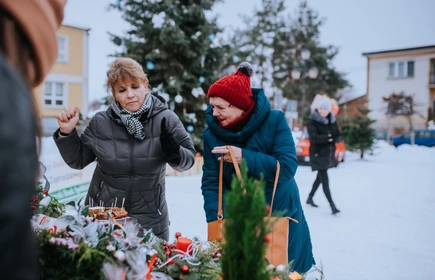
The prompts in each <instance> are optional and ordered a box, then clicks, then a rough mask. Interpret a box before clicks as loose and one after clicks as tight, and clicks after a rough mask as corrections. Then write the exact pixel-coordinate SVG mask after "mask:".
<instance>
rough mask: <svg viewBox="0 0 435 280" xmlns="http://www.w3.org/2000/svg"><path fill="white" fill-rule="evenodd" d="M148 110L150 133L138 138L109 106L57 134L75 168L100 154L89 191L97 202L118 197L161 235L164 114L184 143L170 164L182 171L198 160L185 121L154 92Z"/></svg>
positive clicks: (165, 232)
mask: <svg viewBox="0 0 435 280" xmlns="http://www.w3.org/2000/svg"><path fill="white" fill-rule="evenodd" d="M151 98H152V105H151V108H150V110H149V113H148V115H147V116H145V115H144V116H142V118H141V119H140V120H141V122H142V125H143V127H144V132H145V139H144V140H139V139H137V138H135V137H133V135H130V134H129V133H128V132H127V129H126V127H125V126H124V125H123V124H122V122H121V120H120V119H119V117H118V116H116V115H115V114H114V112H113V111H112V109H111V108H110V107H109V109H107V111H105V112H99V113H97V114H96V115H95V116H94V117H93V118H92V120H91V122H90V124H89V126H88V127H87V128H86V130H85V132H84V133H83V134H82V135H81V136H79V135H78V134H77V132H76V131H74V132H73V133H72V134H70V135H68V136H67V137H61V138H59V137H58V131H56V132H55V133H54V139H55V142H56V144H57V147H58V148H59V151H60V153H61V155H62V157H63V159H64V160H65V162H66V163H67V164H68V165H69V166H70V167H71V168H74V169H82V168H84V167H85V166H87V165H88V164H89V163H91V162H93V161H94V160H95V159H97V167H96V168H95V171H94V174H93V177H92V181H91V184H90V186H89V190H88V195H87V197H86V200H85V203H86V204H87V203H89V198H92V199H93V203H94V205H98V204H99V203H100V202H103V203H104V205H105V206H110V205H112V203H114V202H115V199H116V200H117V206H118V207H120V206H121V204H122V201H123V199H125V203H124V207H125V208H126V210H127V211H128V212H129V216H130V217H133V218H136V219H137V220H138V222H139V223H140V224H141V225H142V227H144V228H145V229H152V230H153V233H154V234H156V235H157V236H158V237H160V238H163V239H166V240H168V238H169V217H168V207H167V203H166V195H165V173H166V162H165V160H164V158H163V152H162V147H161V144H160V132H161V120H162V118H164V117H166V120H167V124H168V125H167V126H168V130H169V132H170V133H172V134H173V135H174V138H175V139H176V140H178V142H179V143H180V156H181V160H180V162H179V164H177V165H174V164H171V163H170V165H171V167H172V168H174V169H175V170H177V171H180V172H181V171H186V170H188V169H189V168H191V167H192V165H193V164H194V161H195V153H196V152H195V148H194V146H193V143H192V140H191V139H190V137H189V135H188V134H187V132H186V130H185V129H184V126H183V124H182V123H181V121H180V120H179V118H178V116H177V115H175V113H174V112H172V111H171V110H169V109H168V108H167V105H166V103H165V102H164V100H163V99H160V98H161V97H159V96H155V95H152V96H151Z"/></svg>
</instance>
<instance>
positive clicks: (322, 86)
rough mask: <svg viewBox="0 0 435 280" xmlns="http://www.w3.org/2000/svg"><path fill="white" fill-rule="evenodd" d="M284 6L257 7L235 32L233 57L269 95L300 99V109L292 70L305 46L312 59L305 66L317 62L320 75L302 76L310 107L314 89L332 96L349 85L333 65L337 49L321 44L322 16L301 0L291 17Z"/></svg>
mask: <svg viewBox="0 0 435 280" xmlns="http://www.w3.org/2000/svg"><path fill="white" fill-rule="evenodd" d="M285 9H286V7H285V5H284V0H263V1H262V9H261V10H255V11H254V14H253V15H252V16H250V17H245V23H246V28H244V29H242V30H237V31H236V32H235V35H234V39H233V42H234V43H235V45H234V46H235V48H234V50H235V55H236V57H238V58H240V59H243V60H247V61H249V62H251V63H252V64H253V65H254V66H255V67H256V68H257V72H256V74H257V76H258V77H257V79H258V80H259V82H258V85H259V86H261V87H263V88H265V89H266V93H267V94H268V95H269V96H274V95H277V94H278V95H282V96H284V97H285V98H287V99H296V100H299V105H300V106H299V108H301V107H302V106H301V100H302V87H301V80H298V81H295V80H292V77H291V71H292V70H293V69H298V70H300V71H301V72H302V68H303V67H302V63H303V61H302V60H301V58H300V53H301V51H302V49H304V48H306V49H309V50H310V52H311V60H310V61H308V62H307V65H306V66H307V69H309V68H310V67H311V66H316V67H317V69H318V73H319V75H318V77H317V78H316V79H314V80H311V79H309V78H307V77H305V81H306V99H305V100H306V104H305V105H306V108H308V105H309V104H310V103H311V100H312V99H313V98H314V96H315V95H316V93H319V92H325V93H327V94H328V95H329V96H331V97H332V98H334V97H335V93H336V92H337V90H339V89H341V88H344V87H346V86H348V85H349V84H348V82H347V80H346V79H345V77H344V75H343V74H342V73H339V72H338V71H336V70H335V68H334V66H333V65H332V60H333V59H334V58H335V56H336V55H337V54H338V49H337V48H336V47H334V46H331V45H329V46H323V45H322V44H321V43H320V27H321V26H322V25H323V20H322V19H321V18H320V17H319V15H318V13H317V12H316V11H314V10H312V9H311V8H310V7H309V6H308V5H307V1H305V0H303V1H301V2H300V5H299V8H298V10H297V12H296V14H295V15H294V16H292V15H287V16H286V15H284V12H285ZM292 18H294V20H291V19H292ZM305 74H306V73H305ZM253 79H255V76H254V77H253ZM254 82H255V80H253V83H254ZM254 85H255V84H254ZM281 105H286V104H281ZM278 109H283V108H278ZM299 113H301V112H300V111H299Z"/></svg>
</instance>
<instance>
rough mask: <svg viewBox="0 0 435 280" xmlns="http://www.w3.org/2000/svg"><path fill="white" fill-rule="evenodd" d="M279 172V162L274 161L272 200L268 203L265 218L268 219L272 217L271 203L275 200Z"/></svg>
mask: <svg viewBox="0 0 435 280" xmlns="http://www.w3.org/2000/svg"><path fill="white" fill-rule="evenodd" d="M280 170H281V164H279V161H276V175H275V182H274V183H273V191H272V200H271V201H270V208H269V213H267V217H269V218H270V217H271V216H272V209H273V201H274V199H275V192H276V186H277V185H278V179H279V172H280Z"/></svg>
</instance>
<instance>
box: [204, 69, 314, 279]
mask: <svg viewBox="0 0 435 280" xmlns="http://www.w3.org/2000/svg"><path fill="white" fill-rule="evenodd" d="M252 73H253V69H252V66H251V65H250V64H249V63H247V62H243V63H242V64H240V66H239V67H238V69H237V71H236V72H235V73H233V74H230V75H227V76H225V77H223V78H221V79H219V80H218V81H216V82H215V83H214V84H213V85H212V86H211V87H210V89H209V90H208V93H207V97H208V98H209V99H210V105H209V107H208V108H207V110H206V121H207V124H208V127H206V128H205V129H204V133H203V135H204V151H203V156H204V165H203V176H202V185H201V189H202V195H203V197H204V211H205V216H206V219H207V222H212V221H215V220H217V218H218V193H219V160H220V157H223V158H224V161H225V163H224V171H223V192H224V194H225V192H226V191H228V190H230V189H231V180H232V177H233V175H234V172H235V171H234V167H233V164H232V160H231V157H230V155H229V152H228V149H227V148H226V147H225V146H226V145H230V146H231V148H232V150H233V151H234V154H235V156H236V158H237V163H239V164H240V162H241V160H242V158H243V159H244V161H245V162H246V165H247V168H248V176H249V177H251V178H255V179H261V176H262V174H263V175H264V179H263V180H264V181H265V182H266V184H265V194H266V201H267V203H269V204H270V202H271V199H272V191H273V184H274V179H275V175H276V170H277V161H279V162H280V164H281V173H280V175H279V181H278V186H277V188H276V195H275V199H274V204H273V210H275V211H276V212H282V213H283V215H284V216H288V217H291V218H293V219H296V220H297V221H299V223H290V224H289V242H288V249H287V250H288V261H289V262H290V261H293V263H292V270H296V271H297V272H299V273H305V272H307V271H308V270H309V269H310V268H311V267H312V266H313V265H314V264H315V262H314V258H313V252H312V245H311V237H310V231H309V228H308V224H307V222H306V220H305V215H304V212H303V210H302V206H301V201H300V197H299V189H298V186H297V184H296V181H295V178H294V176H295V174H296V169H297V167H298V162H297V159H296V148H295V144H294V142H293V137H292V134H291V131H290V128H289V126H288V124H287V121H286V119H285V117H284V114H283V113H282V112H281V111H278V110H272V109H271V108H270V103H269V101H268V99H267V97H266V95H265V94H264V91H263V89H257V88H251V79H250V77H251V75H252ZM289 139H290V141H289ZM224 203H225V202H224Z"/></svg>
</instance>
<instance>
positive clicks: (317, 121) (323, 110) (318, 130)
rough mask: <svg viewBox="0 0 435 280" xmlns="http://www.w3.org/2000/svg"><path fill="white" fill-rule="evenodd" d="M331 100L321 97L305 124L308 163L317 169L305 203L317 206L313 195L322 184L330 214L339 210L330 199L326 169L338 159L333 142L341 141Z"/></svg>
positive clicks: (335, 164)
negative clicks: (307, 136)
mask: <svg viewBox="0 0 435 280" xmlns="http://www.w3.org/2000/svg"><path fill="white" fill-rule="evenodd" d="M331 109H332V102H331V100H330V99H329V98H328V97H323V98H322V99H321V100H320V101H319V102H318V103H317V105H316V108H315V109H314V110H312V111H311V114H310V118H309V121H308V124H307V129H308V135H309V138H310V164H311V169H312V170H313V171H317V177H316V180H315V181H314V184H313V187H312V189H311V192H310V194H309V196H308V199H307V204H310V205H312V206H314V207H318V206H317V204H315V203H314V200H313V197H314V194H315V193H316V191H317V189H318V188H319V186H320V184H322V187H323V192H324V193H325V196H326V199H327V200H328V202H329V205H330V206H331V209H332V214H337V213H339V212H340V210H338V209H337V207H336V206H335V204H334V201H333V200H332V195H331V190H330V188H329V178H328V169H329V168H332V167H336V166H337V165H338V160H337V159H336V158H335V143H338V142H341V141H343V136H342V134H341V131H340V129H339V128H338V125H337V121H336V118H335V115H334V114H333V113H332V111H331Z"/></svg>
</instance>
